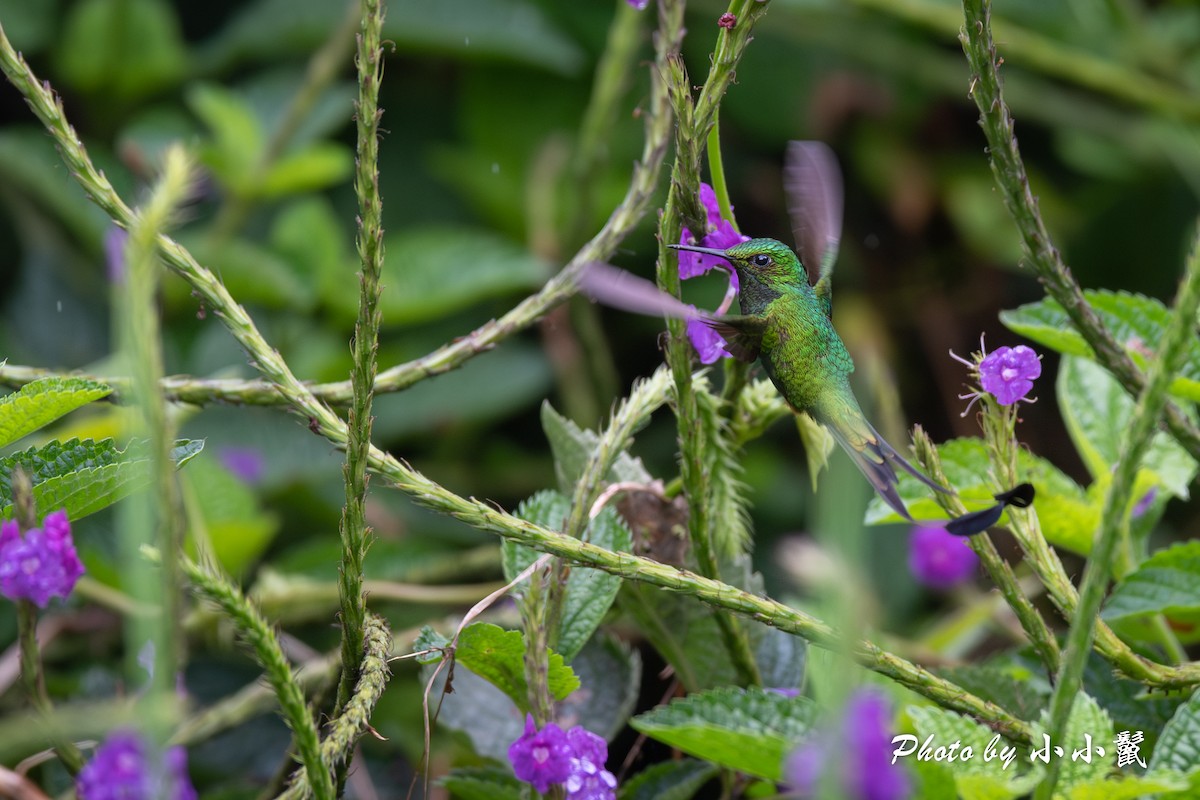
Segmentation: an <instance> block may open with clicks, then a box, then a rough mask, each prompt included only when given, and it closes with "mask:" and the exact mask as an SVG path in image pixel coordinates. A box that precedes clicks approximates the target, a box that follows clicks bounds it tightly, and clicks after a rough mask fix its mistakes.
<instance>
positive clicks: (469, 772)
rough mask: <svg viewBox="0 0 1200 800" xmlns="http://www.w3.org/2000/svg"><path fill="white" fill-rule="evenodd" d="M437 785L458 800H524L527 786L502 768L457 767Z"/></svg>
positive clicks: (439, 779)
mask: <svg viewBox="0 0 1200 800" xmlns="http://www.w3.org/2000/svg"><path fill="white" fill-rule="evenodd" d="M437 785H438V786H441V787H442V788H444V789H445V790H446V791H448V792H450V794H452V795H454V797H456V798H457V799H458V800H524V798H525V789H526V787H527V786H528V784H526V783H525V782H523V781H519V780H517V778H516V776H514V775H513V774H512V770H510V769H506V768H504V767H458V768H456V769H452V770H450V773H449V774H447V775H443V776H442V777H441V778H438V781H437Z"/></svg>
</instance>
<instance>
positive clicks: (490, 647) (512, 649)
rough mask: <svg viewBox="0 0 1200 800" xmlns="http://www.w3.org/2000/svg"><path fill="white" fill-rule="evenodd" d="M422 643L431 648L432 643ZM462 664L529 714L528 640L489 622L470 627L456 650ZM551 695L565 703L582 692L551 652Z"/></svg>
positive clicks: (568, 669)
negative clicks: (526, 641) (563, 700)
mask: <svg viewBox="0 0 1200 800" xmlns="http://www.w3.org/2000/svg"><path fill="white" fill-rule="evenodd" d="M419 641H421V644H422V646H427V645H428V641H425V640H419ZM454 657H455V660H456V662H457V663H458V664H461V665H462V666H464V667H466V668H467V669H469V670H471V671H472V672H474V673H475V674H476V675H478V676H479V677H481V678H483V679H484V680H486V681H488V682H489V683H491V684H492V685H493V686H495V687H496V688H497V689H499V690H500V691H502V692H504V694H506V695H508V697H509V699H511V700H512V701H513V703H515V704H516V706H517V708H519V709H520V710H521V711H522V713H523V712H525V711H528V710H529V685H528V684H527V683H526V682H525V637H524V636H523V635H522V634H521V632H520V631H506V630H504V629H503V628H501V627H499V626H498V625H492V624H491V623H488V622H476V623H473V624H471V625H468V626H467V627H466V628H464V629H463V630H462V633H460V634H459V635H458V646H457V647H456V648H455V650H454ZM547 680H548V681H549V684H550V694H551V695H553V697H554V699H555V700H562V699H564V698H565V697H566V696H567V695H569V694H570V693H571V692H573V691H575V690H576V689H578V688H579V678H577V677H575V673H574V672H573V671H572V670H571V668H570V667H568V666H566V665H565V664H563V659H562V656H560V655H559V654H558V653H555V652H553V651H551V653H550V666H549V670H548V672H547Z"/></svg>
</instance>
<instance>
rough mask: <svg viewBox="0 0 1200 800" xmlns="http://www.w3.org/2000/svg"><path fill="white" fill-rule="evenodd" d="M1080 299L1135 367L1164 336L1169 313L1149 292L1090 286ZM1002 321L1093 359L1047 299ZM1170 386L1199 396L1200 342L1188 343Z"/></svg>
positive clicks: (1056, 306) (1193, 397) (1034, 337)
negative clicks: (1091, 310) (1129, 291)
mask: <svg viewBox="0 0 1200 800" xmlns="http://www.w3.org/2000/svg"><path fill="white" fill-rule="evenodd" d="M1083 296H1084V299H1086V300H1087V302H1088V304H1089V305H1091V306H1092V308H1093V309H1094V310H1095V311H1096V314H1097V315H1098V316H1099V317H1100V319H1101V320H1102V321H1103V322H1104V324H1105V325H1106V326H1107V327H1108V330H1109V331H1110V332H1111V333H1112V335H1113V338H1114V339H1116V341H1117V343H1118V344H1120V345H1121V346H1122V347H1124V348H1125V350H1126V352H1128V353H1129V355H1130V357H1131V358H1132V359H1133V361H1134V363H1136V364H1137V365H1138V366H1139V367H1142V368H1143V369H1145V367H1146V364H1147V360H1148V359H1149V358H1150V357H1152V356H1153V354H1154V352H1155V351H1156V350H1157V349H1158V345H1159V342H1160V341H1161V340H1162V333H1163V331H1164V330H1165V329H1166V326H1167V323H1168V322H1169V321H1170V318H1171V312H1170V310H1169V309H1167V307H1166V306H1164V305H1163V304H1162V303H1160V302H1159V301H1158V300H1155V299H1153V298H1150V297H1145V296H1143V295H1139V294H1130V293H1128V292H1112V291H1107V290H1089V291H1086V292H1084V293H1083ZM1000 321H1001V322H1003V323H1004V324H1005V325H1006V326H1008V328H1009V329H1010V330H1013V331H1016V332H1017V333H1019V334H1021V335H1022V336H1025V337H1027V338H1029V339H1032V340H1033V341H1035V342H1038V343H1039V344H1042V345H1045V346H1046V347H1049V348H1052V349H1054V350H1057V351H1059V352H1060V353H1065V354H1067V355H1072V356H1082V357H1084V358H1092V357H1093V356H1092V352H1091V348H1090V347H1088V345H1087V343H1086V342H1085V341H1084V340H1083V337H1082V336H1080V335H1079V333H1078V332H1077V331H1076V330H1075V329H1074V328H1073V327H1071V324H1070V321H1069V320H1068V319H1067V315H1066V312H1064V311H1063V309H1062V306H1060V305H1059V304H1058V303H1056V302H1054V301H1053V300H1050V299H1045V300H1040V301H1038V302H1036V303H1030V304H1029V305H1024V306H1021V307H1020V308H1018V309H1015V310H1012V311H1002V312H1000ZM1170 391H1171V393H1172V394H1174V395H1176V396H1177V397H1183V398H1186V399H1188V400H1192V401H1193V402H1196V401H1200V341H1197V340H1196V339H1194V338H1193V339H1192V341H1191V342H1189V344H1188V354H1187V358H1186V359H1185V360H1184V364H1183V367H1182V368H1181V369H1180V371H1179V375H1178V377H1176V378H1175V380H1174V381H1173V382H1172V383H1171V387H1170Z"/></svg>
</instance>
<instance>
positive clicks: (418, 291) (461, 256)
mask: <svg viewBox="0 0 1200 800" xmlns="http://www.w3.org/2000/svg"><path fill="white" fill-rule="evenodd" d="M384 248H385V250H386V255H385V258H384V265H383V278H382V282H383V285H384V288H383V294H382V296H381V297H380V308H381V310H382V312H383V316H384V319H387V320H389V321H390V322H392V323H415V322H427V321H429V320H432V319H438V318H440V317H443V316H445V315H446V314H449V313H452V312H454V311H459V310H461V309H464V308H466V307H468V306H471V305H474V304H475V303H478V302H480V301H482V300H487V299H489V298H492V297H499V296H503V295H509V294H512V293H514V292H522V291H530V290H532V289H535V288H537V287H538V286H540V285H541V284H542V282H543V281H544V280H545V279H546V278H548V277H549V275H550V269H549V266H548V265H547V264H545V263H544V262H542V261H540V260H539V259H537V258H535V257H534V256H533V255H531V254H530V253H529V252H528V251H527V250H525V248H523V247H520V246H519V245H517V244H514V243H513V242H512V241H510V240H508V239H503V238H501V237H499V236H495V235H493V234H491V233H488V232H487V231H483V230H479V229H475V228H466V227H454V226H448V225H443V226H429V225H425V226H422V227H420V228H410V229H408V230H403V231H399V232H397V233H391V234H388V235H387V236H386V237H385V239H384Z"/></svg>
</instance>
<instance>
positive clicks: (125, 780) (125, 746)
mask: <svg viewBox="0 0 1200 800" xmlns="http://www.w3.org/2000/svg"><path fill="white" fill-rule="evenodd" d="M75 791H76V792H77V793H78V795H79V800H157V798H167V800H196V790H195V788H193V787H192V782H191V780H190V779H189V778H188V774H187V751H186V750H184V749H183V748H182V747H171V748H168V749H167V751H166V753H165V754H164V755H163V758H162V759H161V762H159V761H158V760H157V759H152V758H150V757H149V754H148V753H147V748H146V745H145V743H144V742H143V741H142V739H141V737H140V736H138V734H136V733H134V732H133V731H115V732H114V733H112V734H110V735H109V737H108V739H106V740H105V742H104V744H102V745H100V746H99V747H98V748H96V755H95V756H93V757H92V760H91V761H89V762H88V763H87V764H86V765H84V768H83V769H82V770H80V771H79V775H78V777H77V778H76V779H75Z"/></svg>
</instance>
